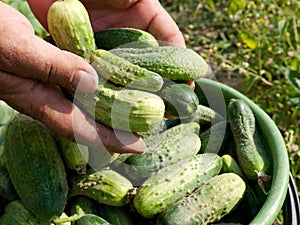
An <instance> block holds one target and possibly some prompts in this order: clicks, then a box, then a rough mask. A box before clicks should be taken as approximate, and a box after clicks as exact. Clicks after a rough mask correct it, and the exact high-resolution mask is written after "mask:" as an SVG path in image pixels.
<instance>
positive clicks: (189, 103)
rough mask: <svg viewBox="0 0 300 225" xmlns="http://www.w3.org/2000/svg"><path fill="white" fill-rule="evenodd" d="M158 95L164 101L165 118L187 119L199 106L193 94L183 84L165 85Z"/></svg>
mask: <svg viewBox="0 0 300 225" xmlns="http://www.w3.org/2000/svg"><path fill="white" fill-rule="evenodd" d="M158 95H159V96H160V97H161V98H162V99H163V100H164V103H165V116H166V117H167V118H171V119H178V118H180V119H185V118H189V117H191V116H192V115H193V114H194V113H195V112H196V111H197V107H198V105H199V100H198V97H197V95H196V94H195V92H194V91H193V90H192V89H191V88H190V87H189V86H188V85H187V84H183V83H181V84H174V83H173V84H170V85H166V86H165V87H163V88H162V89H161V91H160V92H159V93H158Z"/></svg>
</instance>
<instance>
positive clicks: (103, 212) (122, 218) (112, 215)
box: [98, 204, 134, 225]
mask: <svg viewBox="0 0 300 225" xmlns="http://www.w3.org/2000/svg"><path fill="white" fill-rule="evenodd" d="M98 214H99V215H100V217H102V218H103V219H105V220H106V221H108V222H109V223H111V224H113V225H134V222H133V220H132V218H131V217H130V213H129V211H128V209H127V208H125V207H115V206H110V205H105V204H99V205H98Z"/></svg>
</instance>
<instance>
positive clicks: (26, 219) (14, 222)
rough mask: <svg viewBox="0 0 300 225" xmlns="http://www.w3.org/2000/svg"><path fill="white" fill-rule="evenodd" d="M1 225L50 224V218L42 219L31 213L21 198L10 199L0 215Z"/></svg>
mask: <svg viewBox="0 0 300 225" xmlns="http://www.w3.org/2000/svg"><path fill="white" fill-rule="evenodd" d="M0 224H1V225H50V224H51V221H50V220H42V219H39V218H37V217H36V216H35V215H33V214H32V213H31V212H30V211H29V210H28V209H27V208H26V207H25V205H24V203H23V202H22V201H21V200H14V201H11V202H10V203H9V204H8V205H7V206H6V207H5V212H4V214H3V215H2V216H1V217H0Z"/></svg>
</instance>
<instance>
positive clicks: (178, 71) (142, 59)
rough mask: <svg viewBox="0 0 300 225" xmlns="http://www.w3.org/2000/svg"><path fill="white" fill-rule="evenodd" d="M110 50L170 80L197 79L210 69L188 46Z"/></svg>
mask: <svg viewBox="0 0 300 225" xmlns="http://www.w3.org/2000/svg"><path fill="white" fill-rule="evenodd" d="M110 52H112V53H114V54H116V55H118V56H120V57H122V58H125V59H127V60H128V61H130V62H132V63H133V64H136V65H139V66H141V67H144V68H146V69H148V70H151V71H153V72H156V73H158V74H160V75H161V76H162V77H164V78H166V79H169V80H197V79H200V78H201V77H203V76H204V75H205V74H206V72H207V70H208V65H207V63H206V62H205V60H204V59H203V58H202V57H201V56H200V55H199V54H198V53H197V52H195V51H193V50H192V49H188V48H181V47H176V46H161V47H158V48H116V49H112V50H110Z"/></svg>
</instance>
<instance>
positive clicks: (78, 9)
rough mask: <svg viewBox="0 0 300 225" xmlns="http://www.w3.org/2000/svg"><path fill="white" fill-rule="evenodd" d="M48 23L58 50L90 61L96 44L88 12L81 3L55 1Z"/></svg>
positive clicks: (65, 0) (67, 0)
mask: <svg viewBox="0 0 300 225" xmlns="http://www.w3.org/2000/svg"><path fill="white" fill-rule="evenodd" d="M47 21H48V28H49V33H50V34H51V36H52V38H53V40H54V42H55V44H56V46H57V47H58V48H60V49H64V50H67V51H70V52H72V53H74V54H77V55H79V56H81V57H83V58H85V59H86V60H87V61H88V60H89V57H90V52H91V51H92V50H94V49H96V44H95V39H94V32H93V29H92V26H91V23H90V19H89V15H88V12H87V10H86V9H85V7H84V5H83V4H82V3H81V2H80V1H78V0H63V1H62V0H60V1H55V2H54V3H53V4H52V5H51V6H50V8H49V11H48V15H47Z"/></svg>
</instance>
